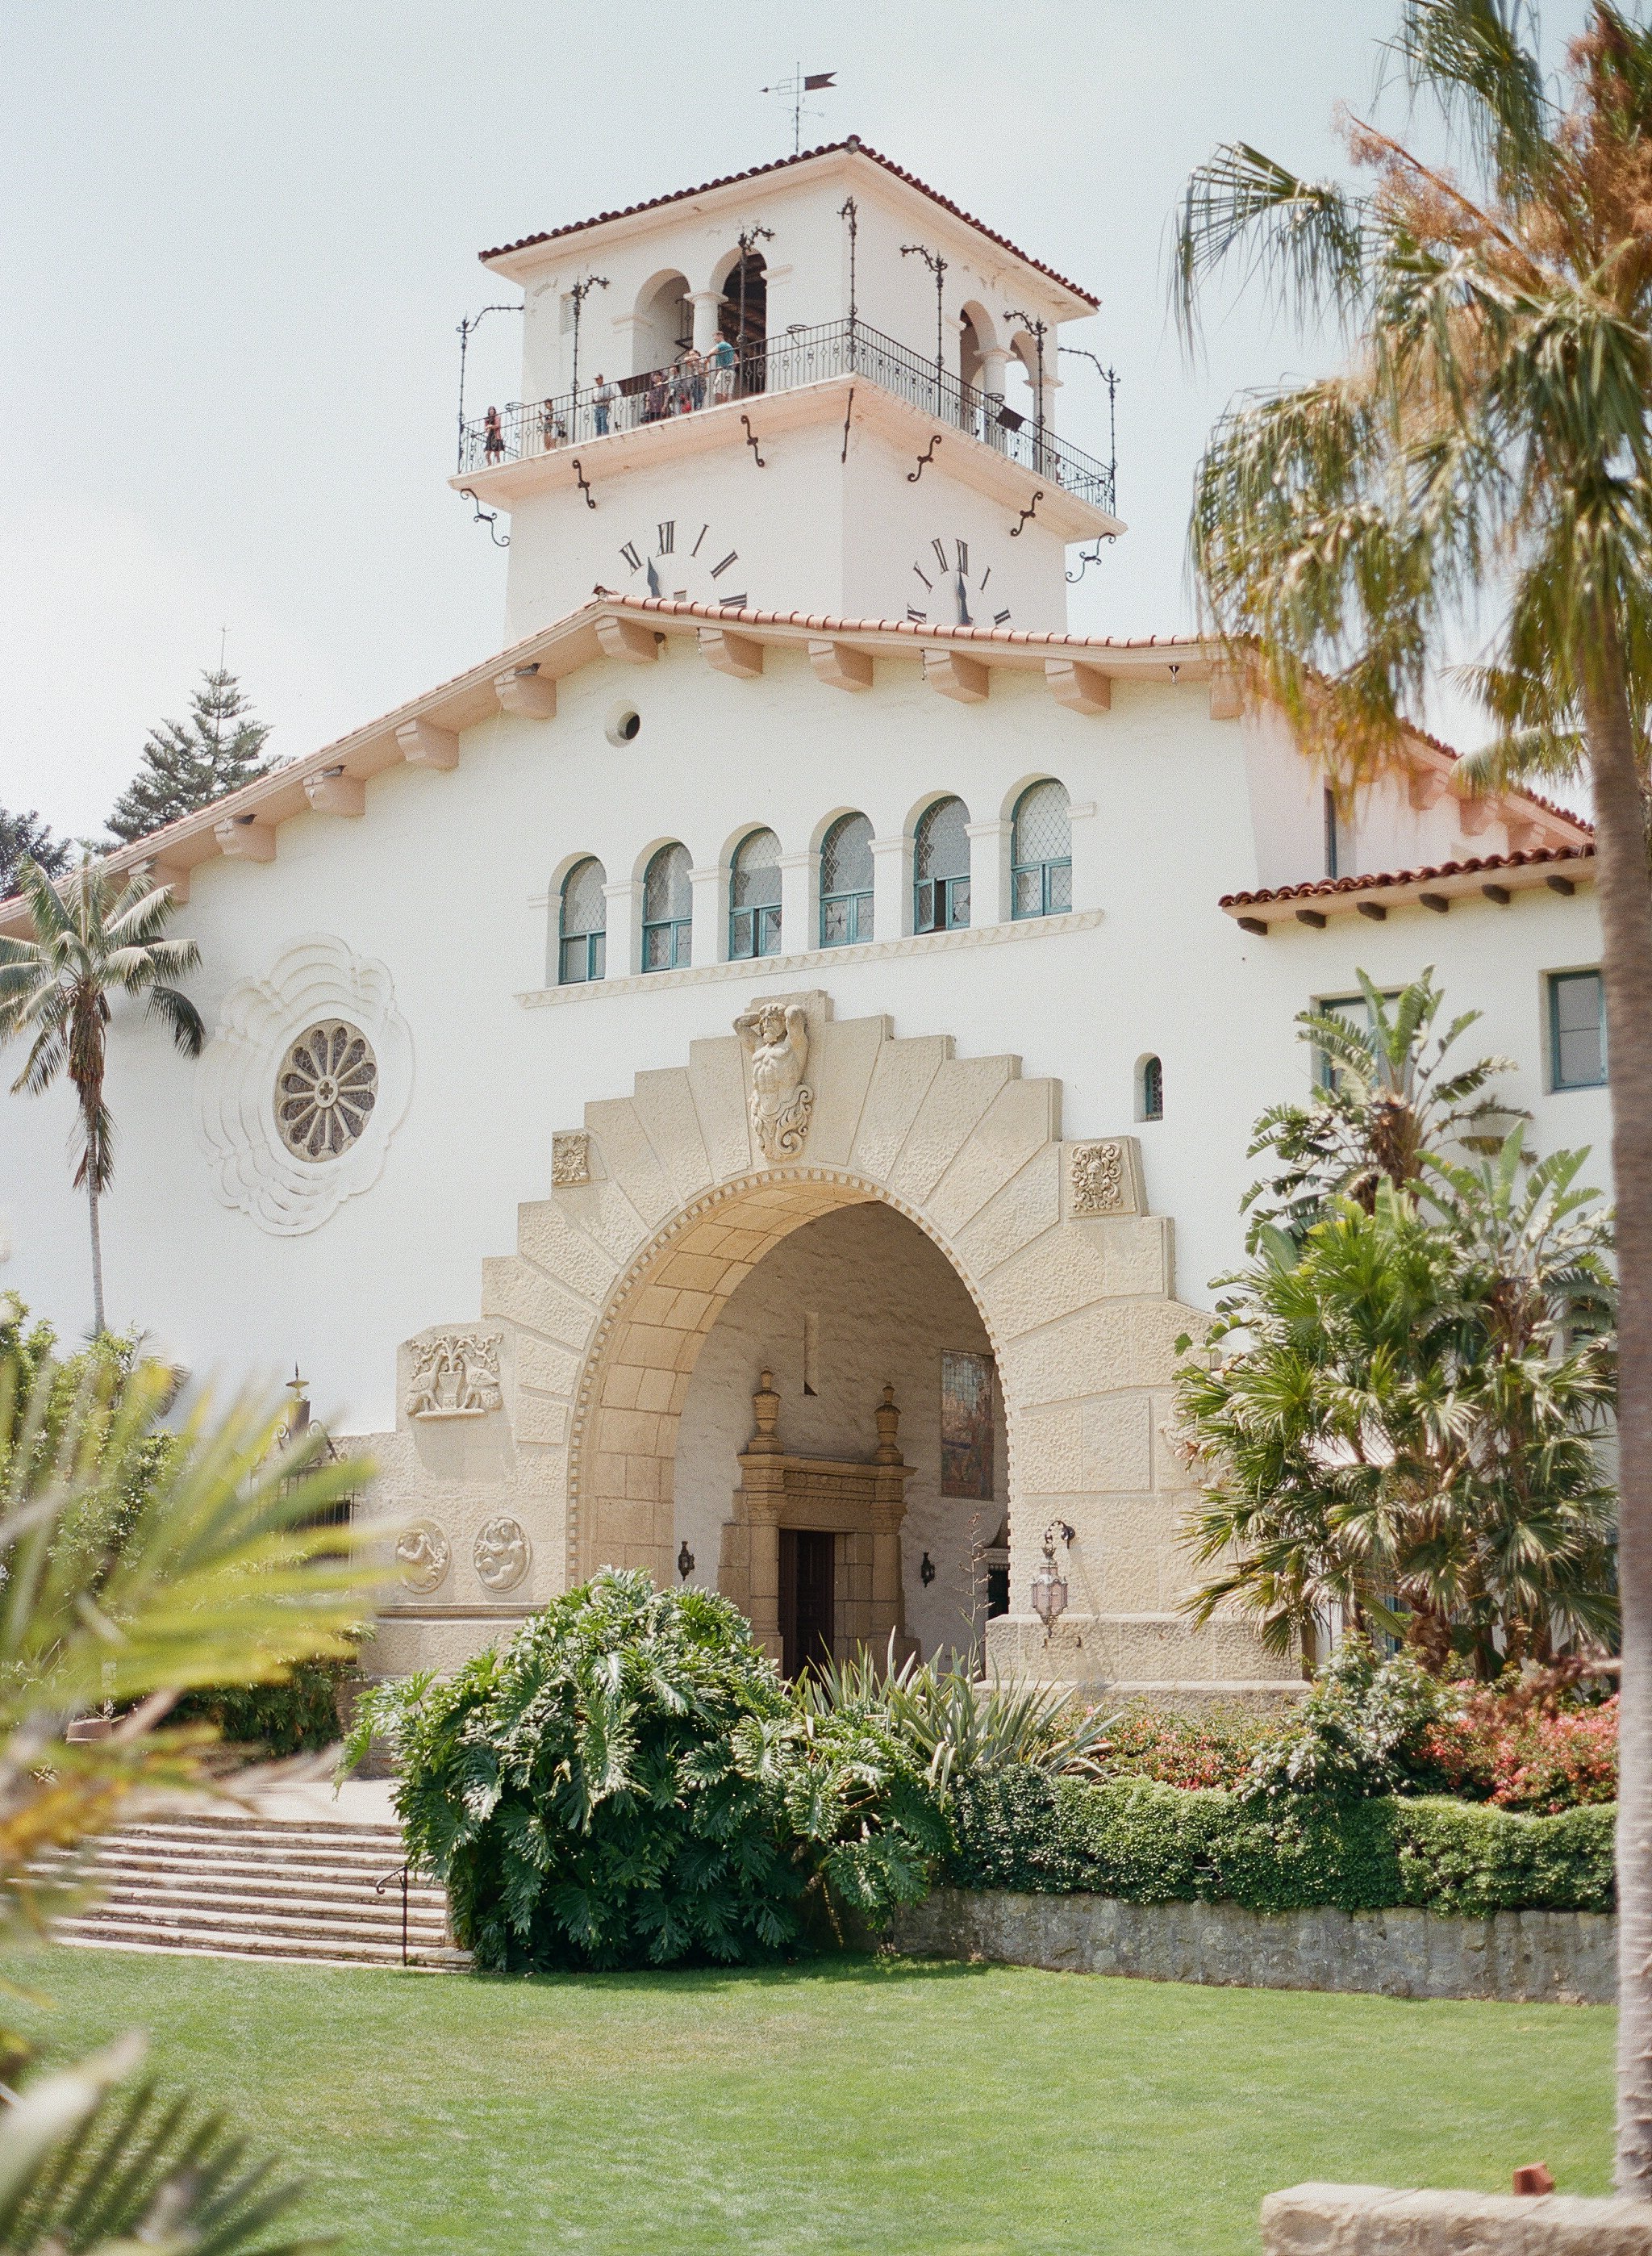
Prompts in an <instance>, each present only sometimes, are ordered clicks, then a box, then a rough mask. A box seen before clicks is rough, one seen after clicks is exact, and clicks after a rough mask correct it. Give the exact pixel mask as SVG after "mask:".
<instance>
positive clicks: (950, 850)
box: [912, 799, 969, 932]
mask: <svg viewBox="0 0 1652 2256" xmlns="http://www.w3.org/2000/svg"><path fill="white" fill-rule="evenodd" d="M912 879H913V884H912V896H913V898H912V928H913V930H914V931H915V932H956V931H959V930H960V929H961V928H962V927H964V926H966V925H967V923H968V922H969V809H968V808H967V807H966V806H965V804H964V802H963V800H961V799H938V800H936V802H935V804H934V806H933V807H926V808H925V809H924V813H923V814H922V815H921V817H920V818H919V820H918V825H917V839H916V841H915V842H914V845H913V852H912Z"/></svg>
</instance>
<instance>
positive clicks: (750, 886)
mask: <svg viewBox="0 0 1652 2256" xmlns="http://www.w3.org/2000/svg"><path fill="white" fill-rule="evenodd" d="M728 953H729V955H730V956H733V957H737V956H742V955H779V953H780V841H779V840H778V839H777V837H776V836H775V834H774V832H773V831H772V830H749V831H748V832H747V833H746V835H745V836H744V837H743V838H742V840H741V842H740V843H739V845H738V846H736V847H735V860H734V867H733V869H732V870H731V871H730V873H729V882H728Z"/></svg>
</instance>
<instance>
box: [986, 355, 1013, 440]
mask: <svg viewBox="0 0 1652 2256" xmlns="http://www.w3.org/2000/svg"><path fill="white" fill-rule="evenodd" d="M1008 368H1009V354H1008V353H1007V352H1006V351H1005V350H1004V349H1003V348H1002V346H1001V345H988V347H987V348H986V349H985V350H984V351H983V352H982V354H981V391H984V392H985V393H986V395H987V397H988V400H990V401H991V403H992V405H991V408H990V411H989V415H988V426H987V428H986V430H985V431H983V432H982V434H981V436H982V438H984V439H985V440H986V441H987V442H988V445H989V446H993V447H998V448H1002V446H1003V444H1004V437H1005V433H1004V427H1003V425H1002V423H1000V421H999V420H998V410H999V409H1000V408H1001V407H1002V405H1003V404H1004V384H1005V371H1006V370H1008Z"/></svg>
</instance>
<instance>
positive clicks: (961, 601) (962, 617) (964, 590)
mask: <svg viewBox="0 0 1652 2256" xmlns="http://www.w3.org/2000/svg"><path fill="white" fill-rule="evenodd" d="M956 584H957V589H958V624H959V625H960V627H973V626H974V624H975V622H974V619H972V618H971V617H970V616H969V583H968V582H967V580H966V579H965V577H964V575H963V574H962V573H961V572H960V573H959V575H957V583H956Z"/></svg>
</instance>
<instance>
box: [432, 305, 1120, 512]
mask: <svg viewBox="0 0 1652 2256" xmlns="http://www.w3.org/2000/svg"><path fill="white" fill-rule="evenodd" d="M834 376H853V377H864V378H866V379H867V380H868V382H869V383H872V384H878V385H880V386H881V387H882V389H883V390H884V391H890V392H893V393H894V394H895V395H896V398H900V399H904V400H905V401H906V402H907V403H908V404H909V405H910V406H913V407H917V408H919V409H921V410H922V411H923V412H924V413H925V414H928V415H932V416H934V417H935V419H937V421H938V422H940V423H942V424H944V425H946V427H947V428H948V429H950V430H953V431H961V432H963V433H965V434H967V436H969V437H971V438H973V439H975V440H978V441H980V442H981V444H982V445H984V446H988V447H991V448H994V449H995V452H997V453H998V454H1001V455H1007V456H1008V457H1009V460H1010V461H1011V462H1019V463H1020V464H1022V465H1023V468H1025V469H1030V470H1031V471H1032V473H1033V475H1034V476H1036V477H1041V478H1049V479H1051V481H1053V483H1056V484H1058V485H1059V486H1060V487H1061V488H1062V490H1064V491H1065V492H1067V493H1071V494H1076V495H1078V496H1079V498H1080V499H1081V500H1084V501H1087V502H1090V503H1092V504H1093V505H1094V506H1095V507H1096V508H1098V509H1104V510H1107V511H1108V512H1109V513H1111V511H1112V509H1113V502H1114V465H1113V464H1112V463H1111V462H1097V461H1095V460H1094V458H1093V456H1091V455H1086V454H1083V453H1081V452H1080V451H1079V448H1076V447H1073V446H1070V445H1069V444H1068V443H1067V441H1065V440H1062V439H1058V438H1057V437H1056V436H1055V434H1053V433H1052V432H1051V430H1050V429H1049V428H1048V427H1046V426H1044V424H1042V423H1041V422H1040V421H1039V419H1037V416H1022V415H1018V414H1016V412H1014V411H1013V410H1012V409H1010V408H1009V407H1007V406H1006V405H1004V402H1003V400H1002V398H1000V397H999V396H998V394H997V393H996V392H991V391H981V390H980V389H979V388H978V387H977V386H976V385H974V384H966V383H965V382H964V381H963V379H962V377H958V376H954V375H953V373H952V372H951V370H947V369H944V368H938V367H937V365H936V363H934V362H933V361H932V360H924V358H923V357H922V356H921V355H920V354H917V353H915V352H913V351H912V350H911V349H910V348H909V347H908V346H906V345H903V344H900V343H898V342H896V339H895V338H893V337H887V336H885V335H883V334H882V331H881V330H878V329H874V328H868V326H867V324H866V323H865V322H864V321H858V320H857V321H828V322H824V323H822V324H820V325H819V326H818V327H816V328H796V329H786V330H784V331H783V332H782V333H781V334H780V335H777V336H773V337H770V338H769V339H768V340H767V341H766V342H764V343H763V344H761V345H756V346H753V347H750V348H749V349H747V350H746V351H745V352H744V353H741V354H737V355H736V356H735V360H734V363H733V364H732V365H731V366H729V367H728V368H722V369H720V368H717V367H715V366H712V365H702V366H701V367H699V368H698V369H692V368H690V367H687V366H685V363H684V362H683V361H681V360H678V361H676V362H674V363H671V366H669V367H666V368H657V369H650V370H648V371H647V372H646V373H645V374H644V375H642V376H628V377H617V378H615V379H614V380H613V381H612V382H610V383H609V384H606V385H604V386H603V387H602V391H603V394H604V396H603V397H602V398H598V396H597V395H598V388H597V386H596V385H595V384H581V385H580V388H579V390H578V391H565V392H562V393H560V394H558V395H555V396H553V397H552V398H549V399H546V400H543V401H523V400H512V401H511V402H510V405H507V406H505V407H503V408H501V409H498V410H490V411H489V414H487V415H481V416H476V417H474V418H473V419H471V420H469V421H468V422H467V423H466V424H465V425H464V427H463V429H462V431H461V433H460V447H459V472H460V476H469V475H473V474H474V473H475V472H476V471H477V470H483V469H490V468H492V467H493V466H494V465H495V464H496V463H498V462H521V461H523V460H524V459H526V458H528V457H530V456H532V455H548V454H556V453H559V452H560V451H561V449H562V448H565V447H588V446H590V445H592V444H593V443H594V441H596V440H599V439H601V438H604V437H607V436H608V434H611V433H614V432H617V431H633V430H636V429H638V428H639V427H641V426H642V425H643V424H646V423H660V422H668V421H670V420H671V419H673V418H674V417H677V416H680V415H692V414H698V413H700V412H705V411H707V410H710V409H714V408H717V407H721V406H727V405H733V404H734V402H735V401H736V400H742V399H743V400H749V399H753V398H759V397H761V396H762V395H763V393H764V392H770V391H797V390H798V389H799V388H800V387H801V386H802V385H804V384H821V383H824V382H826V380H827V379H828V378H829V377H834Z"/></svg>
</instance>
